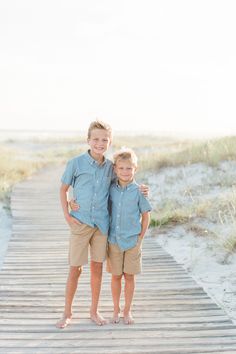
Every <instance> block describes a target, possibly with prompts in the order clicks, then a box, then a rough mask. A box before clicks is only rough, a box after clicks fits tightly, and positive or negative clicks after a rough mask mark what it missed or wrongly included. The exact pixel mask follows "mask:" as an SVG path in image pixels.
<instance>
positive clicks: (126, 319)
mask: <svg viewBox="0 0 236 354" xmlns="http://www.w3.org/2000/svg"><path fill="white" fill-rule="evenodd" d="M123 321H124V324H127V325H130V324H133V323H134V319H133V316H132V315H131V313H130V312H129V313H128V314H127V315H124V319H123Z"/></svg>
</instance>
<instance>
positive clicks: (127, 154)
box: [113, 148, 138, 167]
mask: <svg viewBox="0 0 236 354" xmlns="http://www.w3.org/2000/svg"><path fill="white" fill-rule="evenodd" d="M119 160H130V162H131V163H132V165H134V166H135V167H137V165H138V158H137V156H136V154H135V152H134V151H133V150H132V149H128V148H123V149H121V150H119V151H117V152H115V153H114V155H113V162H114V165H115V164H116V163H117V161H119Z"/></svg>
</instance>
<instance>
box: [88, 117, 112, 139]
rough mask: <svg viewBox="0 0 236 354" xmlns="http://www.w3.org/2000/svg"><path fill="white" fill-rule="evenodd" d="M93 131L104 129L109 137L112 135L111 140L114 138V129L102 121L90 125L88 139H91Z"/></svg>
mask: <svg viewBox="0 0 236 354" xmlns="http://www.w3.org/2000/svg"><path fill="white" fill-rule="evenodd" d="M93 129H103V130H106V131H107V132H108V133H109V135H110V138H112V129H111V126H110V125H109V124H107V123H105V122H103V121H101V120H95V121H93V122H91V123H90V126H89V128H88V139H90V137H91V132H92V130H93Z"/></svg>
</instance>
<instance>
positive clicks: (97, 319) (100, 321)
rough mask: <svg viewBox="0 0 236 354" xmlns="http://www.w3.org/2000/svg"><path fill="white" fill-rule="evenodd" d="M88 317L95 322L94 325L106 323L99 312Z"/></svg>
mask: <svg viewBox="0 0 236 354" xmlns="http://www.w3.org/2000/svg"><path fill="white" fill-rule="evenodd" d="M90 319H91V321H93V322H94V323H96V325H98V326H103V325H105V324H107V320H106V319H105V318H104V317H103V316H102V315H100V314H99V312H97V313H95V314H92V313H91V314H90Z"/></svg>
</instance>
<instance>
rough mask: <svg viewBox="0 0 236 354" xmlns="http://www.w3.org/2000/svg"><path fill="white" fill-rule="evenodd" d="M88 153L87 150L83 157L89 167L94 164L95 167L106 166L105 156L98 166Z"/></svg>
mask: <svg viewBox="0 0 236 354" xmlns="http://www.w3.org/2000/svg"><path fill="white" fill-rule="evenodd" d="M89 151H90V150H88V151H87V152H86V153H85V156H86V158H87V160H88V162H89V163H90V165H94V164H96V165H97V166H103V165H105V164H106V162H107V159H106V158H105V156H104V161H103V162H102V163H101V164H99V163H98V162H97V161H96V160H95V159H94V158H93V157H92V156H91V155H90V153H89Z"/></svg>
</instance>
